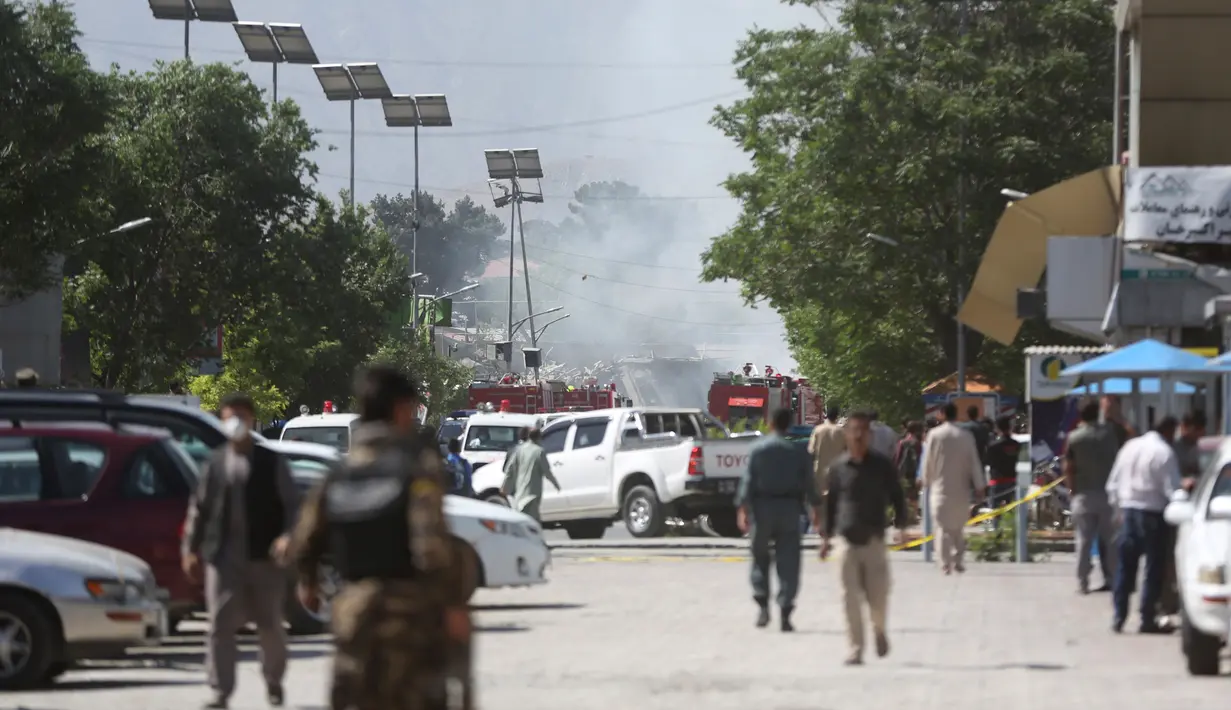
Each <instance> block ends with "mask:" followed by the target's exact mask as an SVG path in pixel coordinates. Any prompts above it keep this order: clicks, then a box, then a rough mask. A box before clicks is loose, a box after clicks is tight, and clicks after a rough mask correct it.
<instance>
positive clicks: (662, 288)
mask: <svg viewBox="0 0 1231 710" xmlns="http://www.w3.org/2000/svg"><path fill="white" fill-rule="evenodd" d="M526 248H527V250H529V249H533V247H530V246H527V247H526ZM535 262H536V263H539V264H542V265H544V266H550V267H552V268H553V269H560V270H562V271H568V272H569V273H573V274H577V275H579V276H582V277H584V279H587V280H588V279H594V280H595V281H605V282H607V283H613V284H620V285H621V286H633V287H635V288H652V289H658V290H659V291H677V292H680V293H703V294H707V295H710V296H739V294H738V293H735V292H732V291H716V290H714V289H701V288H679V287H677V286H655V285H653V284H639V283H633V282H632V281H621V280H619V279H613V278H609V277H607V276H598V275H596V274H593V273H591V272H589V271H579V270H577V269H574V268H571V267H568V266H564V265H563V264H553V263H552V262H550V261H544V260H542V259H535ZM720 302H721V301H709V303H720Z"/></svg>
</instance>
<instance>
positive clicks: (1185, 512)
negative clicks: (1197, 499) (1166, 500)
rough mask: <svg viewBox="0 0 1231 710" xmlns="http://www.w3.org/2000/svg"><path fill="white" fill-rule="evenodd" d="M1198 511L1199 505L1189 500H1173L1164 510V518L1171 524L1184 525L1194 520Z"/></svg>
mask: <svg viewBox="0 0 1231 710" xmlns="http://www.w3.org/2000/svg"><path fill="white" fill-rule="evenodd" d="M1196 513H1197V507H1196V506H1195V505H1193V504H1192V503H1190V502H1189V501H1187V500H1177V501H1173V502H1171V503H1170V504H1168V505H1167V507H1166V509H1164V510H1163V519H1164V520H1166V521H1167V523H1168V524H1170V525H1183V524H1184V523H1189V522H1192V519H1193V516H1194V515H1196Z"/></svg>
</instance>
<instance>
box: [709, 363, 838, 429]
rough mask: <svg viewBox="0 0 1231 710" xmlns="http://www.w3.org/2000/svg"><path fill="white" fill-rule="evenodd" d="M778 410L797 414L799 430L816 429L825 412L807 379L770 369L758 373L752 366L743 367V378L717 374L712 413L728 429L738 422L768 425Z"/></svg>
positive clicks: (711, 404) (796, 421)
mask: <svg viewBox="0 0 1231 710" xmlns="http://www.w3.org/2000/svg"><path fill="white" fill-rule="evenodd" d="M776 409H790V410H791V411H792V412H794V413H795V419H794V423H795V425H796V426H816V425H817V424H819V423H820V420H821V416H822V412H823V411H824V408H823V406H822V401H821V398H820V397H819V396H818V395H817V394H816V393H815V392H813V391H812V388H811V387H810V386H809V385H808V381H807V380H806V379H803V378H792V377H788V376H786V375H783V374H781V373H778V372H775V371H774V368H773V367H772V366H770V365H766V366H765V373H764V374H760V373H758V372H757V371H756V368H755V367H753V365H752V363H748V364H746V365H744V368H743V375H740V374H737V373H735V372H725V373H723V372H715V373H714V381H713V383H711V384H710V392H709V410H710V414H713V415H714V416H715V417H717V418H718V419H720V420H721V421H723V422H726V423H727V425H732V424H734V423H735V422H738V421H743V422H745V423H748V424H752V425H755V424H759V423H761V422H765V421H768V420H769V417H770V415H771V414H772V413H773V411H774V410H776Z"/></svg>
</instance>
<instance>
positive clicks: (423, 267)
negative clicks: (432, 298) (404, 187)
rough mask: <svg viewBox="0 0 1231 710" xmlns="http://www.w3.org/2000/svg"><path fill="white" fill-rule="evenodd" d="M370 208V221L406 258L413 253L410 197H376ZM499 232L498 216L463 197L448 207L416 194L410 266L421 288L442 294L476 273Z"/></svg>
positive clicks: (412, 201)
mask: <svg viewBox="0 0 1231 710" xmlns="http://www.w3.org/2000/svg"><path fill="white" fill-rule="evenodd" d="M371 209H372V215H373V217H374V218H375V220H376V223H377V224H379V225H380V226H381V227H382V228H384V230H385V231H386V232H388V233H389V236H390V237H392V238H393V240H394V241H395V242H396V243H397V245H398V247H399V248H400V249H401V250H402V253H403V254H405V255H406V257H407V258H408V259H411V258H412V257H413V255H414V251H415V238H414V214H415V201H414V196H413V195H412V196H409V197H407V196H404V195H401V194H398V195H394V196H393V197H389V196H387V195H377V196H376V198H375V199H374V200H372V203H371ZM504 232H505V227H504V224H503V223H501V221H500V218H499V217H497V216H496V215H494V214H492V213H491V212H488V211H487V208H485V207H483V206H482V205H479V204H477V203H476V202H475V201H474V200H472V199H470V197H468V196H467V197H463V198H462V199H460V200H458V201H457V202H455V203H453V208H452V209H451V210H448V209H446V206H445V203H444V202H442V201H441V200H438V199H436V198H435V197H433V196H432V195H429V194H427V193H422V192H421V193H420V194H419V236H418V249H419V258H418V260H417V262H416V263H415V266H414V268H415V269H416V270H418V271H420V272H422V273H424V274H426V275H427V284H428V286H427V288H426V290H427V292H429V293H430V292H432V291H438V292H440V293H448V292H450V291H454V290H457V289H458V288H461V287H462V286H464V285H466V279H467V278H469V277H474V276H477V275H479V274H481V273H482V272H483V269H484V267H486V266H487V262H488V261H489V260H491V258H492V251H493V250H494V249H495V245H496V237H498V236H500V235H501V234H503V233H504ZM423 290H424V289H420V291H421V292H422V291H423Z"/></svg>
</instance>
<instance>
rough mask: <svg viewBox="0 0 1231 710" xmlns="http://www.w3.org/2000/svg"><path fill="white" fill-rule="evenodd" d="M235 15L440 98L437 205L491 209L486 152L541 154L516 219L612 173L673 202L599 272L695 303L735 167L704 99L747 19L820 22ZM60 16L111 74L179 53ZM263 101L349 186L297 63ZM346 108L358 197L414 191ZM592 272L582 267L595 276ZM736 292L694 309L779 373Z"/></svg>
mask: <svg viewBox="0 0 1231 710" xmlns="http://www.w3.org/2000/svg"><path fill="white" fill-rule="evenodd" d="M234 5H235V8H236V11H237V13H238V15H239V19H240V20H243V21H259V22H284V23H299V24H302V25H303V27H304V29H305V31H306V32H307V34H308V37H309V39H310V40H311V42H312V44H313V46H314V47H315V49H316V52H317V55H318V57H319V59H320V61H321V62H322V63H338V62H377V63H378V64H379V65H380V67H381V70H382V72H383V74H384V76H385V78H386V79H387V81H388V82H389V84H390V86H391V87H392V89H393V91H394V92H395V93H409V94H445V95H446V96H447V97H448V102H449V107H450V111H451V113H452V115H453V123H454V125H453V127H452V128H441V129H422V133H421V135H420V180H421V184H422V187H423V189H424V190H425V191H428V192H430V193H432V194H434V195H436V196H437V197H440V198H442V199H445V200H446V201H447V202H452V201H453V200H455V199H457V198H459V197H461V196H462V195H464V194H471V195H473V196H474V197H475V199H476V200H479V201H480V202H481V203H484V204H490V199H491V198H490V196H489V194H488V191H487V188H486V184H485V183H486V177H487V176H486V167H485V163H484V159H483V151H484V150H485V149H489V148H538V149H539V151H540V154H541V156H542V160H543V163H544V169H545V172H546V173H547V179H545V180H544V181H543V193H544V197H545V201H544V203H543V204H541V205H526V206H525V210H524V214H525V217H526V219H528V220H529V219H551V220H558V219H559V218H561V217H563V216H564V215H566V214H567V202H568V199H569V197H570V196H571V191H572V190H573V189H574V188H575V187H576V186H578V185H580V184H581V183H583V182H585V181H588V180H611V179H621V180H624V181H625V182H628V183H631V184H634V185H637V186H638V187H640V188H641V189H642V191H643V192H644V193H646V194H648V195H651V196H653V197H654V198H655V199H664V200H673V201H679V202H681V203H683V204H684V205H686V206H687V207H688V209H689V210H690V211H691V212H692V213H694V214H696V215H697V222H698V224H697V225H696V229H695V230H688V231H689V232H690V233H689V234H687V235H649V236H645V235H636V236H632V235H630V238H646V239H652V240H653V241H654V242H655V243H661V244H664V248H663V249H662V250H661V253H660V255H659V256H658V258H656V259H654V263H652V264H650V263H648V262H647V263H646V264H645V265H644V268H642V266H639V265H638V264H636V263H622V264H618V265H617V264H606V265H605V266H606V268H607V271H606V272H603V273H604V274H608V275H612V274H614V275H615V276H616V277H619V278H623V279H625V280H626V281H630V282H635V283H642V284H647V288H646V289H642V291H643V292H646V291H652V288H650V286H652V285H654V284H659V283H662V282H663V281H664V279H669V280H670V282H671V283H672V284H674V285H675V286H676V291H675V292H674V293H673V294H672V298H673V299H674V300H675V301H677V302H678V301H679V300H680V299H688V298H692V296H689V295H687V293H688V292H681V291H680V290H679V288H678V287H679V285H680V284H681V283H684V284H687V283H689V282H691V283H693V284H695V283H696V273H697V271H698V270H699V260H698V255H699V254H700V253H701V251H702V250H704V249H705V248H706V246H707V245H708V238H709V237H713V236H717V235H719V234H721V233H722V232H723V231H724V230H725V229H726V228H727V227H728V226H729V225H730V224H731V222H732V221H733V220H734V218H735V216H736V214H737V212H738V205H737V203H736V202H735V201H733V200H731V199H730V198H729V197H728V196H726V194H725V192H724V190H723V189H722V187H721V186H720V184H721V182H722V181H723V180H724V178H725V177H726V176H727V175H728V174H730V173H732V172H738V171H740V170H743V169H745V168H746V167H747V160H746V157H745V156H744V155H743V154H742V153H741V151H740V150H739V149H738V148H736V147H735V146H734V144H733V143H731V142H730V141H729V140H727V139H726V138H725V137H724V136H722V135H721V134H720V133H719V132H718V131H717V130H716V129H714V128H712V127H710V126H709V125H708V121H709V118H710V117H711V116H712V115H713V111H714V108H715V106H716V105H718V104H722V103H729V102H730V101H732V100H733V99H735V98H738V97H739V96H742V95H743V91H742V85H741V84H740V82H738V81H737V80H736V79H735V77H734V71H733V68H732V65H731V57H732V56H733V54H734V52H735V50H736V47H737V45H738V43H739V41H740V40H741V39H742V38H743V37H744V36H745V35H746V34H747V32H748V31H749V30H750V29H751V28H753V27H754V26H760V27H765V28H786V27H790V26H793V25H798V24H801V23H802V24H808V25H812V26H816V25H817V24H819V23H821V22H822V20H821V19H820V18H818V16H817V15H816V13H815V12H813V11H812V10H810V9H807V8H800V7H791V6H788V5H786V4H784V3H781V2H778V0H625V1H624V2H621V3H610V2H608V3H601V2H596V1H595V0H531V1H530V2H522V3H508V2H497V1H496V0H415V1H414V2H402V1H400V0H348V1H347V2H320V1H312V0H234ZM75 10H76V12H77V16H78V23H79V27H80V30H81V32H82V33H83V37H82V39H81V46H82V48H83V49H84V50H85V51H86V52H87V54H88V56H89V57H90V61H91V63H92V64H93V65H94V66H95V68H96V69H99V70H105V69H106V68H107V67H108V66H109V65H111V64H118V65H119V66H120V67H121V68H123V69H125V70H129V69H131V70H138V71H140V70H146V69H149V68H150V67H151V66H152V65H153V63H154V62H155V61H156V60H176V59H180V58H182V56H183V51H184V50H183V46H184V45H183V39H184V29H183V23H181V22H174V21H166V20H155V19H154V18H153V15H152V13H151V11H150V8H149V5H148V3H147V2H146V0H78V2H77V3H76V5H75ZM189 40H190V51H191V54H192V57H193V59H194V60H195V61H199V62H205V61H209V62H216V61H223V62H232V63H235V64H236V65H237V66H239V67H242V68H244V69H245V70H246V71H248V73H249V74H250V76H251V77H252V79H253V81H254V82H255V83H256V84H257V85H258V86H260V87H261V88H263V89H266V90H268V89H270V88H271V87H272V72H271V68H270V65H268V64H252V63H251V62H248V61H247V60H246V59H245V55H244V53H243V51H242V49H241V46H240V43H239V40H238V38H237V37H236V34H235V31H234V29H233V28H232V27H231V26H229V25H228V24H225V23H205V22H193V23H192V25H191V27H190V37H189ZM278 93H279V98H291V99H294V100H295V101H296V102H297V103H299V104H300V105H301V106H302V107H303V113H304V115H305V117H306V119H307V121H308V122H309V124H311V125H312V126H314V127H315V128H317V129H320V130H321V132H322V133H321V135H320V136H319V137H318V138H319V140H320V142H321V144H322V147H321V149H319V150H318V151H317V153H316V154H315V155H314V156H313V158H314V159H315V161H316V162H317V164H318V165H319V167H320V171H321V177H320V188H321V189H322V190H323V191H324V192H325V193H327V194H331V195H337V194H338V192H339V191H340V190H342V189H344V188H345V187H346V186H347V183H348V171H349V151H348V131H349V128H348V126H349V124H348V116H349V112H348V106H347V104H346V103H345V102H329V101H326V100H325V98H324V95H323V93H322V90H321V88H320V85H319V83H318V82H317V80H316V77H315V74H314V73H313V71H312V69H311V67H309V66H303V65H290V66H288V65H283V66H281V67H280V68H279V81H278ZM355 115H356V118H355V128H356V144H355V166H356V167H355V181H356V193H357V197H358V199H359V200H360V201H367V200H370V199H371V198H372V197H373V196H374V195H375V194H377V193H397V192H402V193H404V194H409V193H411V192H412V191H413V182H414V178H413V176H414V172H413V169H414V168H413V166H414V158H413V141H412V130H411V129H408V128H387V127H386V126H385V124H384V118H383V114H382V111H381V106H380V102H379V101H361V102H359V103H358V104H357V105H356V108H355ZM601 256H602V255H601V254H597V253H596V254H593V255H592V256H589V257H586V258H590V259H591V260H596V259H600V258H601ZM603 267H604V265H603V264H601V263H600V264H597V265H594V266H592V267H586V269H587V270H590V269H592V270H594V271H595V272H596V273H597V272H598V271H599V270H601V269H602V268H603ZM662 267H671V268H666V269H665V268H662ZM737 288H738V286H737V285H736V284H728V285H723V286H717V287H716V286H708V285H697V292H696V294H697V295H696V296H695V298H696V299H697V300H698V301H704V302H705V304H704V309H705V312H706V313H707V314H711V315H710V316H709V317H710V320H713V318H712V314H713V313H714V312H715V309H718V310H720V311H721V312H722V318H721V319H720V322H722V323H729V324H730V326H729V327H725V328H723V331H724V332H725V333H728V334H729V333H731V332H736V333H747V337H746V338H744V337H736V338H735V339H734V340H735V341H736V342H737V343H742V344H746V345H747V347H748V352H747V355H746V357H747V358H752V359H754V360H756V361H757V362H758V363H763V362H772V363H774V364H776V366H778V367H780V368H785V369H790V368H793V367H794V363H793V362H790V358H789V355H788V354H787V348H786V345H785V342H784V340H783V337H784V336H783V333H782V328H781V321H780V319H778V318H777V316H776V315H775V314H773V312H772V311H769V310H768V309H767V308H765V307H760V308H756V309H751V308H747V307H745V306H743V304H742V303H741V302H740V299H739V297H738V295H736V294H737ZM660 297H661V296H660ZM716 299H717V300H716ZM654 300H655V299H654V297H653V296H645V295H644V294H642V295H639V296H638V297H636V298H634V299H632V300H630V301H621V302H622V303H623V305H624V310H625V311H628V310H633V311H635V312H637V313H645V314H646V317H647V318H650V319H652V317H653V315H654ZM716 302H717V304H718V305H715V303H716ZM591 305H593V304H591ZM613 305H614V304H613ZM664 323H670V321H664ZM569 325H570V327H572V328H574V329H577V328H590V329H593V328H595V327H597V324H594V323H588V324H569ZM628 337H630V338H635V334H633V333H629V334H628ZM681 337H684V336H681ZM687 337H689V338H695V337H698V336H697V335H694V334H689V335H687ZM724 337H725V339H726V341H728V342H729V341H731V337H730V336H729V335H727V336H724ZM737 347H742V345H739V346H737ZM741 357H743V354H742V353H741ZM781 363H788V364H787V365H783V364H781Z"/></svg>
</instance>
